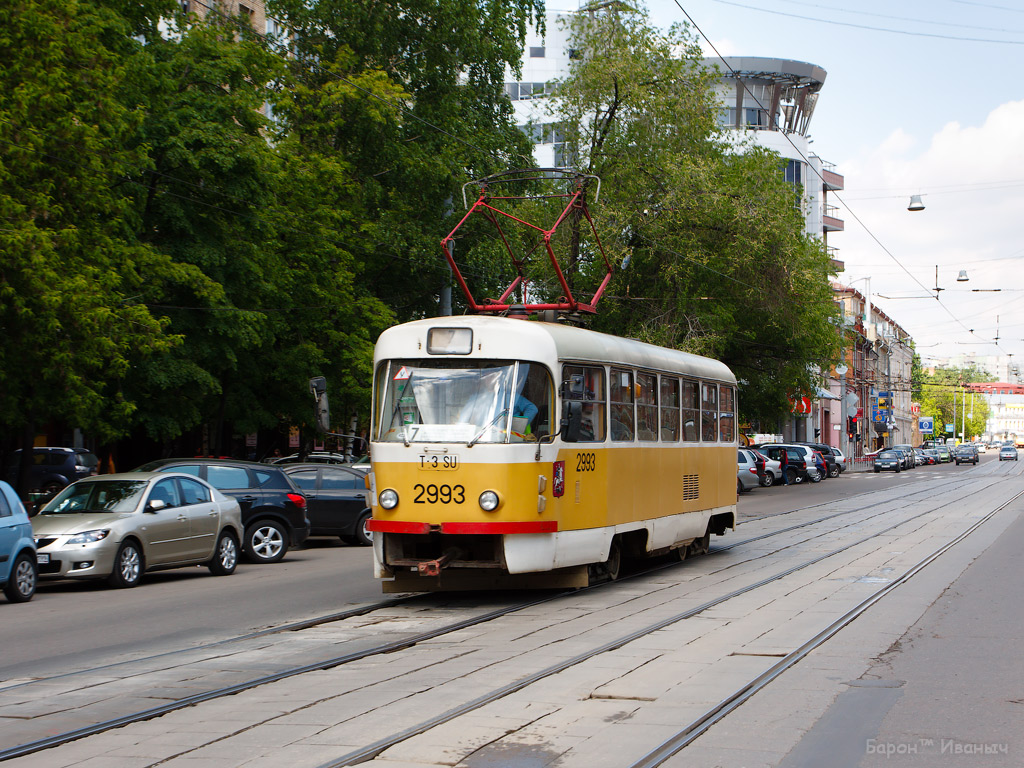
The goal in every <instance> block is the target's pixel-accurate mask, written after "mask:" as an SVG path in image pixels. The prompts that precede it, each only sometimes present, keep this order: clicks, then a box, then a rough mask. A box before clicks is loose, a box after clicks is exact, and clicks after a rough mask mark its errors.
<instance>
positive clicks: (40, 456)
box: [6, 446, 100, 495]
mask: <svg viewBox="0 0 1024 768" xmlns="http://www.w3.org/2000/svg"><path fill="white" fill-rule="evenodd" d="M99 463H100V462H99V459H98V458H96V454H94V453H93V452H92V451H87V450H85V449H84V448H51V447H49V446H39V447H36V448H33V449H32V462H31V466H30V467H29V476H28V490H30V491H41V492H42V493H45V494H49V495H53V494H55V493H56V492H57V491H59V490H60V489H61V488H63V487H64V486H66V485H68V484H69V483H73V482H75V480H80V479H81V478H83V477H91V476H92V475H95V474H96V471H97V468H98V467H99ZM20 466H21V449H20V448H19V449H18V450H16V451H12V452H11V456H10V458H9V459H8V462H7V468H6V469H7V482H9V483H10V484H11V485H17V481H18V470H19V468H20Z"/></svg>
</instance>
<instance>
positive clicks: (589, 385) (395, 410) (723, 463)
mask: <svg viewBox="0 0 1024 768" xmlns="http://www.w3.org/2000/svg"><path fill="white" fill-rule="evenodd" d="M736 423H737V419H736V379H735V377H734V376H733V374H732V372H731V371H730V370H729V369H728V367H727V366H725V365H724V364H723V363H721V362H718V361H716V360H712V359H708V358H704V357H700V356H697V355H692V354H688V353H685V352H680V351H677V350H671V349H664V348H661V347H657V346H654V345H651V344H645V343H642V342H638V341H633V340H628V339H622V338H618V337H615V336H610V335H606V334H602V333H597V332H594V331H590V330H586V329H583V328H579V327H575V326H572V325H567V324H563V323H560V322H543V321H539V320H534V319H527V318H523V319H519V318H515V317H498V316H473V315H468V316H464V317H438V318H432V319H427V320H419V321H415V322H411V323H406V324H403V325H399V326H395V327H393V328H390V329H388V330H386V331H385V332H384V333H383V334H382V335H381V336H380V339H379V340H378V342H377V345H376V349H375V352H374V382H373V422H372V425H371V435H370V438H371V457H372V467H371V471H370V473H369V476H368V486H369V488H370V494H369V495H370V499H371V504H372V509H373V518H372V520H371V521H370V522H369V524H368V528H369V529H370V530H371V531H372V532H373V552H374V572H375V575H376V577H377V578H379V579H381V580H382V586H383V591H384V592H386V593H394V592H416V591H424V592H426V591H444V590H464V589H499V588H564V587H579V586H586V585H587V584H588V583H590V582H591V580H592V579H595V578H602V579H603V578H615V577H616V576H617V575H618V572H619V566H620V563H621V562H622V559H623V558H625V557H643V556H652V555H660V554H667V553H675V554H677V555H678V556H679V557H680V558H685V557H686V555H687V553H696V552H701V551H703V552H706V551H707V549H708V545H709V541H710V537H711V535H712V534H716V535H723V534H725V533H726V531H728V530H730V529H733V528H734V527H735V524H736V500H737V497H736V479H735V475H734V473H735V459H736V448H737V436H736V433H737V430H736Z"/></svg>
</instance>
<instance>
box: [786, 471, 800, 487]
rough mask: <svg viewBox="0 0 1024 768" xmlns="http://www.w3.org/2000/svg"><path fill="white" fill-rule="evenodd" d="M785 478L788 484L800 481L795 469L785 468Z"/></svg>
mask: <svg viewBox="0 0 1024 768" xmlns="http://www.w3.org/2000/svg"><path fill="white" fill-rule="evenodd" d="M786 479H787V480H788V482H789V484H790V485H792V484H793V483H799V482H800V475H798V474H797V473H796V470H795V469H787V470H786Z"/></svg>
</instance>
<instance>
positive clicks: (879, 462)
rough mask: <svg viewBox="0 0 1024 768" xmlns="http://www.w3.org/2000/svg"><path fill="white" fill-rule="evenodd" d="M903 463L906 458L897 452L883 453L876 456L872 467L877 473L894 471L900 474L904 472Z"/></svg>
mask: <svg viewBox="0 0 1024 768" xmlns="http://www.w3.org/2000/svg"><path fill="white" fill-rule="evenodd" d="M903 462H904V458H903V457H902V456H900V454H899V453H897V452H896V451H882V452H880V453H879V454H878V455H877V456H875V460H874V462H873V463H872V467H873V469H874V470H875V472H881V471H882V470H892V471H893V472H897V473H899V472H901V471H902V470H903Z"/></svg>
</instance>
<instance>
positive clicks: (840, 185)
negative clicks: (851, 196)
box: [821, 168, 846, 192]
mask: <svg viewBox="0 0 1024 768" xmlns="http://www.w3.org/2000/svg"><path fill="white" fill-rule="evenodd" d="M821 178H822V186H824V188H825V191H826V192H838V191H839V190H841V189H846V186H845V184H846V182H845V180H844V179H843V176H842V174H840V173H836V172H835V171H830V170H829V169H828V168H822V169H821Z"/></svg>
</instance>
